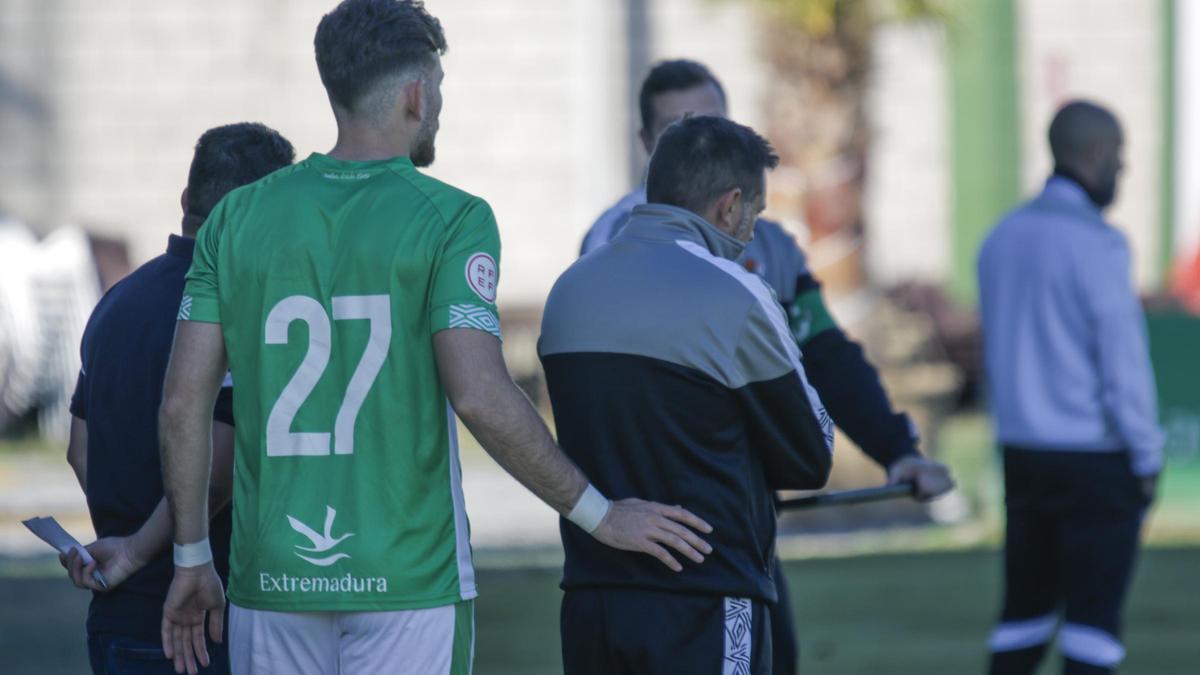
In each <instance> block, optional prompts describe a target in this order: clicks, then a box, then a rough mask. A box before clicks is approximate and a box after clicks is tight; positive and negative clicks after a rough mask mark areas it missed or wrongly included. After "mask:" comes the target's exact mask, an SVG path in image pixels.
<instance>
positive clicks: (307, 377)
mask: <svg viewBox="0 0 1200 675" xmlns="http://www.w3.org/2000/svg"><path fill="white" fill-rule="evenodd" d="M499 259H500V237H499V233H498V231H497V229H496V221H495V218H494V217H493V215H492V212H491V209H490V208H489V207H488V205H487V203H486V202H484V201H483V200H482V199H479V198H477V197H474V196H472V195H469V194H467V193H465V192H463V191H461V190H458V189H455V188H453V187H450V186H449V185H446V184H444V183H441V182H439V181H437V180H435V179H433V178H430V177H428V176H425V175H423V174H421V173H419V172H418V171H417V170H416V169H415V168H414V167H413V165H412V163H411V162H410V161H409V160H408V159H407V158H395V159H390V160H384V161H376V162H344V161H338V160H335V159H333V158H330V157H327V156H324V155H320V154H313V155H312V156H310V157H309V158H308V159H306V160H304V161H303V162H300V163H298V164H295V165H293V166H290V167H288V168H285V169H281V170H280V171H277V172H275V173H273V174H271V175H270V176H267V177H266V178H263V179H262V180H260V181H258V182H256V183H253V184H250V185H247V186H245V187H242V188H239V189H237V190H234V191H233V192H230V193H229V194H228V195H227V196H226V197H225V199H223V200H222V201H221V202H220V203H219V204H218V205H217V206H216V208H215V209H214V210H213V212H212V214H210V215H209V218H208V220H207V221H206V222H205V224H204V227H203V228H202V229H201V230H200V232H199V235H198V237H197V242H196V253H195V258H194V261H193V263H192V268H191V270H190V272H189V273H188V280H187V286H186V288H185V290H184V296H183V302H182V305H181V307H180V316H179V318H180V320H188V321H206V322H213V323H219V324H220V325H221V331H222V333H223V335H224V338H225V348H226V351H227V353H228V355H229V364H230V371H231V374H232V377H233V382H234V397H233V398H234V400H233V407H234V417H235V419H236V420H237V432H236V434H237V436H236V439H237V440H236V445H235V474H234V500H233V504H234V512H233V519H234V526H233V547H232V554H231V559H230V566H229V567H230V579H229V597H230V599H231V600H232V601H233V602H235V603H237V604H238V605H241V606H244V607H250V608H255V609H266V610H277V611H339V610H346V611H363V610H396V609H413V608H424V607H436V606H440V605H446V604H450V603H454V602H458V601H460V600H466V599H470V598H473V597H475V595H476V591H475V574H474V569H473V567H472V564H471V549H470V542H469V530H468V524H467V515H466V511H465V510H464V506H463V494H462V485H461V470H460V467H459V461H458V446H457V439H456V437H455V423H454V415H453V412H452V410H451V409H450V407H449V404H448V403H447V400H446V394H445V391H444V389H443V388H442V384H441V380H440V378H439V376H438V371H437V364H436V362H435V360H434V352H433V334H434V333H436V332H437V331H439V330H443V329H445V328H474V329H478V330H482V331H487V332H489V333H492V334H494V335H496V336H497V337H499V336H500V325H499V320H498V318H497V315H496V306H495V301H496V284H497V281H498V280H499Z"/></svg>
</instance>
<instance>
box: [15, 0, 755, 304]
mask: <svg viewBox="0 0 1200 675" xmlns="http://www.w3.org/2000/svg"><path fill="white" fill-rule="evenodd" d="M334 4H335V3H334V2H332V1H331V0H256V1H255V2H245V1H244V0H208V1H207V2H203V3H198V2H190V1H188V0H159V1H157V2H154V3H146V2H141V1H138V0H111V1H106V2H92V1H89V0H0V210H5V211H8V212H10V213H11V214H12V215H13V216H15V217H17V218H18V219H21V220H24V221H26V222H29V223H31V224H32V225H34V226H35V228H36V229H38V230H39V231H41V232H43V233H44V232H46V231H48V230H50V229H52V228H54V227H56V226H58V225H61V224H63V223H65V222H78V223H83V224H84V225H85V226H86V227H87V228H88V229H90V230H92V231H96V232H99V233H102V234H105V235H110V236H117V237H123V238H126V239H127V240H128V241H129V243H130V245H131V247H132V253H133V255H132V257H133V259H134V261H135V262H141V261H143V260H146V259H148V258H150V257H152V256H154V255H156V254H157V253H159V252H160V251H161V249H162V247H163V246H164V245H165V239H166V236H167V234H168V233H170V232H173V231H175V230H176V229H177V228H178V222H179V217H180V211H179V206H178V204H179V193H180V190H181V189H182V187H183V185H184V182H185V181H186V178H187V169H188V162H189V160H190V157H191V148H192V145H193V144H194V143H195V140H196V138H197V137H198V136H199V135H200V133H202V132H203V131H204V130H205V129H207V128H209V127H211V126H215V125H219V124H224V123H228V122H232V121H239V120H256V121H262V122H264V123H266V124H268V125H270V126H273V127H275V128H276V129H278V130H279V131H281V132H282V133H284V134H285V135H286V136H287V137H288V138H289V139H291V141H292V142H293V144H295V146H296V149H297V154H298V155H299V156H300V157H301V158H302V157H304V156H306V155H307V154H308V153H309V152H312V151H321V152H323V151H326V150H328V149H329V148H330V147H331V146H332V144H333V141H334V126H333V120H332V117H331V115H330V113H329V111H328V104H327V102H326V99H325V94H324V91H323V89H322V88H321V84H320V80H319V78H318V75H317V71H316V66H315V64H314V62H313V55H312V36H313V32H314V30H315V28H316V25H317V22H318V21H319V20H320V17H321V15H322V14H323V13H324V12H326V11H328V10H329V9H330V8H331V7H333V6H334ZM427 5H428V7H429V9H430V10H431V11H432V12H433V13H434V14H435V15H437V16H439V17H440V19H441V20H442V22H443V25H444V27H445V30H446V33H447V37H448V40H449V43H450V50H449V53H448V54H447V56H446V58H445V68H446V72H447V76H446V81H445V97H446V99H445V101H446V102H445V108H444V112H443V118H442V130H441V133H440V135H439V138H438V161H437V163H436V164H435V165H434V167H432V169H431V173H432V174H433V175H435V176H437V177H439V178H442V179H443V180H447V181H449V182H451V183H454V184H456V185H459V186H461V187H463V188H465V189H467V190H469V191H472V192H474V193H476V194H479V195H480V196H482V197H484V198H486V199H487V200H488V201H490V202H491V203H492V205H493V206H494V208H495V210H496V214H497V217H498V219H499V222H500V227H501V233H502V235H503V238H504V265H503V274H504V280H503V283H502V284H501V287H500V297H501V301H502V302H503V303H509V304H511V303H515V304H522V305H537V306H540V304H541V302H542V301H543V300H544V298H545V294H546V292H547V291H548V290H549V287H550V284H551V283H553V280H554V279H555V278H556V277H557V275H558V273H559V272H561V271H562V270H563V269H564V268H565V267H566V266H567V265H568V264H569V263H570V262H571V261H572V260H574V256H575V253H576V252H577V250H578V245H579V241H580V239H581V238H582V235H583V232H584V230H585V229H586V228H587V226H588V225H589V224H590V222H591V221H592V219H593V218H594V217H595V216H596V215H597V214H598V213H599V212H600V211H601V210H602V209H603V208H605V207H607V206H608V205H609V204H610V203H611V202H613V201H615V200H616V199H617V198H618V197H619V196H620V195H622V194H623V193H624V192H625V191H626V190H628V189H629V188H630V187H631V185H632V183H633V182H634V180H635V178H636V176H637V173H638V172H639V171H640V166H641V163H642V162H643V161H644V159H643V158H642V157H640V156H639V155H637V153H636V152H635V149H634V146H633V144H632V142H631V139H632V138H633V134H634V133H635V131H636V129H637V127H638V123H637V121H636V119H635V115H634V109H633V106H632V97H633V91H634V90H635V88H636V86H637V84H638V83H639V82H638V80H640V77H641V76H642V75H643V74H644V67H642V66H643V64H644V63H648V62H650V61H652V60H654V59H657V58H662V57H665V56H689V57H692V58H697V59H700V60H702V61H705V62H708V63H710V64H711V65H712V66H713V67H714V69H715V70H716V71H717V72H718V73H719V74H720V76H721V77H723V78H724V79H725V80H726V83H727V85H728V88H729V93H730V98H731V101H732V102H733V111H734V113H735V114H736V115H737V116H738V117H739V118H740V119H742V120H743V121H746V122H749V123H752V124H753V123H755V122H756V121H757V120H758V114H757V111H758V101H759V100H760V99H761V96H762V92H763V89H764V83H763V80H762V77H763V76H762V75H761V74H760V73H761V69H759V68H757V61H756V56H755V49H756V39H755V29H754V24H753V22H752V21H751V19H750V16H749V14H748V11H747V10H746V8H745V7H744V6H742V5H741V4H740V3H721V2H711V1H710V0H520V1H516V0H513V1H507V2H495V1H494V0H454V1H451V0H431V1H430V2H428V3H427ZM635 12H636V13H639V14H640V16H641V19H642V22H643V24H644V25H643V27H642V31H641V32H640V34H637V35H632V34H631V28H636V27H637V22H636V21H631V20H630V19H631V15H632V14H633V13H635ZM631 58H632V59H634V60H633V61H632V62H631ZM631 66H632V67H631Z"/></svg>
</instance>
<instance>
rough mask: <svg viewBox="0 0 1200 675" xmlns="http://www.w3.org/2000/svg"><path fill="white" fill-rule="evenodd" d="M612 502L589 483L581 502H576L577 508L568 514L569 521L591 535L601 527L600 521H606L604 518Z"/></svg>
mask: <svg viewBox="0 0 1200 675" xmlns="http://www.w3.org/2000/svg"><path fill="white" fill-rule="evenodd" d="M611 504H612V502H610V501H608V498H607V497H605V496H604V495H602V494H600V491H599V490H597V489H596V488H595V487H594V486H593V485H592V484H591V483H588V486H587V489H586V490H584V491H583V494H582V495H580V497H579V501H577V502H575V508H573V509H571V512H570V513H568V514H567V520H569V521H571V522H572V523H575V524H576V525H578V526H579V527H580V528H582V529H583V531H584V532H587V533H588V534H591V533H592V532H595V531H596V528H597V527H600V521H602V520H604V516H605V515H607V514H608V507H609V506H610V505H611Z"/></svg>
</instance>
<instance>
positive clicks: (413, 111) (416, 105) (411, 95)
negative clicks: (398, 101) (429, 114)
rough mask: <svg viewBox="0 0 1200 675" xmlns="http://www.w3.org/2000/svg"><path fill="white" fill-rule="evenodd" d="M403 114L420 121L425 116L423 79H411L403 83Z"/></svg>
mask: <svg viewBox="0 0 1200 675" xmlns="http://www.w3.org/2000/svg"><path fill="white" fill-rule="evenodd" d="M401 96H402V97H403V99H404V100H403V104H404V114H405V116H406V117H410V118H412V119H415V120H418V121H420V120H421V119H422V118H424V117H425V81H424V80H413V81H411V82H409V83H407V84H405V85H404V90H403V93H402V94H401Z"/></svg>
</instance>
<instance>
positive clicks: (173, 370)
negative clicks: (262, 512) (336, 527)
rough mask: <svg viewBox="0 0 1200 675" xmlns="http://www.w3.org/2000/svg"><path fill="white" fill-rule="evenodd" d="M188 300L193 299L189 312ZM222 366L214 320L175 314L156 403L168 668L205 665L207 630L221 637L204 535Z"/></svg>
mask: <svg viewBox="0 0 1200 675" xmlns="http://www.w3.org/2000/svg"><path fill="white" fill-rule="evenodd" d="M194 311H195V305H193V312H194ZM227 370H228V364H227V362H226V355H225V341H224V338H223V336H222V334H221V325H220V324H218V323H206V322H203V321H179V322H178V323H177V324H176V328H175V343H174V345H173V346H172V348H171V359H170V361H169V362H168V364H167V376H166V380H165V382H164V385H163V401H162V407H161V409H160V411H159V421H158V428H159V436H160V448H161V452H162V472H163V491H164V493H165V495H166V500H167V504H168V506H169V507H170V512H171V522H172V525H173V532H174V540H175V546H176V548H175V554H174V557H175V576H174V578H173V579H172V580H171V587H170V588H169V589H168V591H167V600H166V602H165V603H164V605H163V623H162V639H163V651H164V652H165V653H166V655H167V657H168V658H171V659H173V660H174V661H175V670H176V672H182V671H183V669H184V668H186V669H187V670H188V672H195V671H196V665H195V663H196V661H197V660H198V661H199V662H200V665H202V666H207V665H208V663H209V660H208V650H207V648H206V647H205V643H204V624H205V618H206V615H207V619H208V627H209V632H210V634H211V635H212V638H213V639H214V640H216V641H217V642H220V641H221V629H222V616H223V613H224V608H225V589H224V588H223V587H222V585H221V580H220V578H219V577H218V576H217V572H216V569H215V568H214V567H213V562H212V550H211V547H210V546H209V543H208V509H209V506H208V501H209V500H208V492H209V476H210V473H211V466H212V456H213V448H212V427H213V424H212V410H213V405H214V403H215V402H216V399H217V394H218V392H219V391H220V389H221V381H222V380H223V379H224V378H225V373H226V371H227Z"/></svg>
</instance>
